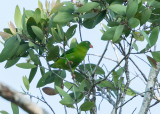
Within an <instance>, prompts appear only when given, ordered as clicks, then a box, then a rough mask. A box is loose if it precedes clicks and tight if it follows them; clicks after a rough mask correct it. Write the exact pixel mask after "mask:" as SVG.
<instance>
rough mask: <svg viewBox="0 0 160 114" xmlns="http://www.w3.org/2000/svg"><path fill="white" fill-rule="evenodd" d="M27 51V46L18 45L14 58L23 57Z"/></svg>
mask: <svg viewBox="0 0 160 114" xmlns="http://www.w3.org/2000/svg"><path fill="white" fill-rule="evenodd" d="M28 49H29V46H28V44H21V45H19V47H18V49H17V52H16V56H18V57H21V56H23V55H24V54H25V53H26V51H27V50H28Z"/></svg>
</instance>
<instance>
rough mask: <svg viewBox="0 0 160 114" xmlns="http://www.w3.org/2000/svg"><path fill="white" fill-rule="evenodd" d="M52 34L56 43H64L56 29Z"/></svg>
mask: <svg viewBox="0 0 160 114" xmlns="http://www.w3.org/2000/svg"><path fill="white" fill-rule="evenodd" d="M51 34H52V36H53V37H54V39H55V40H56V42H61V41H62V39H61V38H60V36H59V35H58V33H57V32H56V29H54V28H51Z"/></svg>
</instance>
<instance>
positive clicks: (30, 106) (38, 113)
mask: <svg viewBox="0 0 160 114" xmlns="http://www.w3.org/2000/svg"><path fill="white" fill-rule="evenodd" d="M0 96H2V97H3V98H4V99H6V100H8V101H11V102H13V103H15V104H16V105H18V106H19V107H21V108H22V109H23V110H25V111H26V112H28V113H30V114H49V113H48V112H46V111H45V110H44V109H42V108H41V107H39V106H38V105H37V104H35V103H33V102H31V101H30V100H29V99H27V98H26V97H25V96H24V95H23V94H21V93H19V92H17V91H15V90H12V89H11V88H10V87H8V86H6V85H4V84H3V83H2V82H0Z"/></svg>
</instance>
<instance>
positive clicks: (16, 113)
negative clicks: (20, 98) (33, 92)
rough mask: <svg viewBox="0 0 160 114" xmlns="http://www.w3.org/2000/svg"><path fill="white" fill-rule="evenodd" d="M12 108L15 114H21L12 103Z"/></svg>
mask: <svg viewBox="0 0 160 114" xmlns="http://www.w3.org/2000/svg"><path fill="white" fill-rule="evenodd" d="M11 107H12V111H13V114H19V108H18V106H17V105H16V104H14V103H12V102H11Z"/></svg>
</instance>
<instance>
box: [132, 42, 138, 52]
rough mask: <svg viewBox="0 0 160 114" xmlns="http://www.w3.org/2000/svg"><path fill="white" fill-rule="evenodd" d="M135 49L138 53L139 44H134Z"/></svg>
mask: <svg viewBox="0 0 160 114" xmlns="http://www.w3.org/2000/svg"><path fill="white" fill-rule="evenodd" d="M133 47H134V49H135V50H136V51H138V46H137V44H136V43H135V42H133Z"/></svg>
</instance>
